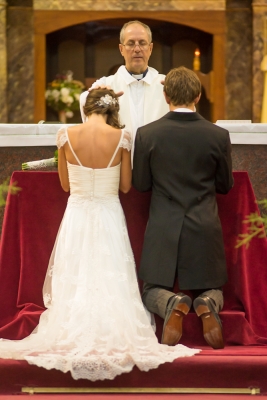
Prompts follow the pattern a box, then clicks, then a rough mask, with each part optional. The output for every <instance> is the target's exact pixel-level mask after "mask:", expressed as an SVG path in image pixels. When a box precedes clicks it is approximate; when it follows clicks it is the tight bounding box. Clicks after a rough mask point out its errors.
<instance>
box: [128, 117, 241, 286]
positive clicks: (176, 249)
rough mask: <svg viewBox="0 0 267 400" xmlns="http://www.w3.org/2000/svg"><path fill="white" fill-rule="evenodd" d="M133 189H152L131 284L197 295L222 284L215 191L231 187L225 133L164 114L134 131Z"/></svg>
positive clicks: (202, 122) (206, 124) (223, 269)
mask: <svg viewBox="0 0 267 400" xmlns="http://www.w3.org/2000/svg"><path fill="white" fill-rule="evenodd" d="M133 185H134V187H135V188H136V189H137V190H139V191H148V190H151V189H152V198H151V204H150V212H149V221H148V224H147V228H146V233H145V239H144V246H143V252H142V257H141V265H140V269H139V277H140V278H141V279H142V280H143V281H145V282H148V283H153V284H158V285H163V286H168V287H172V286H173V284H174V281H175V276H176V274H177V275H178V283H179V288H180V289H183V290H186V289H205V288H216V287H220V286H222V285H223V284H224V283H225V282H226V281H227V272H226V264H225V254H224V245H223V238H222V230H221V223H220V220H219V216H218V211H217V202H216V192H217V193H227V192H228V191H229V190H230V189H231V187H232V186H233V176H232V161H231V144H230V138H229V132H228V131H227V130H225V129H222V128H220V127H218V126H215V125H214V124H212V123H211V122H209V121H207V120H205V119H204V118H202V117H201V116H200V115H199V114H198V113H196V112H192V113H190V112H188V113H186V112H183V113H180V112H174V111H173V112H169V113H168V114H166V115H165V116H164V117H162V118H161V119H159V120H157V121H155V122H152V123H151V124H148V125H145V126H143V127H142V128H139V129H138V131H137V134H136V139H135V152H134V163H133Z"/></svg>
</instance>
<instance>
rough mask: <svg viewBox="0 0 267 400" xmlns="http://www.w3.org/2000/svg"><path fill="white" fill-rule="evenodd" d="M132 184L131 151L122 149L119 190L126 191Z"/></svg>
mask: <svg viewBox="0 0 267 400" xmlns="http://www.w3.org/2000/svg"><path fill="white" fill-rule="evenodd" d="M131 186H132V166H131V151H128V150H126V149H122V158H121V175H120V191H121V192H123V193H128V192H129V190H130V189H131Z"/></svg>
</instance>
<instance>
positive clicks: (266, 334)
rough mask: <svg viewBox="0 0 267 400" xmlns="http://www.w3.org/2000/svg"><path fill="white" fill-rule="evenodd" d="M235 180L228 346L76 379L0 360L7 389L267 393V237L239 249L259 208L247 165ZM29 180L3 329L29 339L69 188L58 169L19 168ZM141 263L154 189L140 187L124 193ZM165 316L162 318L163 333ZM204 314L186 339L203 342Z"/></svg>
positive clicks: (1, 275) (5, 282) (0, 275)
mask: <svg viewBox="0 0 267 400" xmlns="http://www.w3.org/2000/svg"><path fill="white" fill-rule="evenodd" d="M234 178H235V186H234V188H233V189H232V190H231V192H230V193H229V194H228V195H226V196H222V195H220V196H218V208H219V215H220V218H221V222H222V227H223V234H224V243H225V251H226V258H227V265H228V275H229V281H228V283H227V284H226V286H225V290H224V293H225V306H224V310H223V312H222V313H221V319H222V322H223V331H224V338H225V343H226V345H227V347H226V348H225V349H224V350H216V351H215V350H212V349H208V348H207V347H206V348H205V350H204V351H203V352H202V353H201V354H200V355H197V356H195V357H192V358H184V359H178V360H177V361H175V362H173V363H171V364H165V365H162V366H160V367H159V368H158V369H157V370H152V371H149V372H147V373H144V372H143V373H141V372H140V371H139V370H137V369H134V370H133V371H132V372H131V373H130V374H125V375H122V376H120V377H117V378H116V379H115V380H114V381H111V382H109V381H104V382H99V383H95V384H93V383H90V382H88V381H82V380H81V381H73V380H72V378H71V376H70V375H69V374H63V373H61V372H59V371H55V370H53V371H46V370H43V369H41V368H38V367H35V366H30V365H28V364H27V363H26V362H22V361H11V360H6V361H5V360H0V393H2V394H3V393H20V390H21V387H23V386H65V387H73V386H75V387H99V386H101V387H111V386H113V387H133V388H134V387H183V388H185V387H194V388H203V387H205V388H209V387H217V388H218V387H228V388H229V387H231V388H237V387H239V388H248V387H259V388H260V389H261V393H267V346H266V347H264V345H267V296H266V295H265V293H266V282H267V268H266V260H267V243H266V239H255V240H253V242H252V243H251V245H250V247H249V249H248V250H246V249H245V248H241V249H235V243H236V239H237V235H238V234H239V233H242V232H244V230H245V229H246V226H245V225H244V224H242V221H243V220H244V218H245V216H246V215H248V214H249V213H251V212H255V211H256V210H257V206H256V204H255V196H254V193H253V190H252V187H251V184H250V181H249V178H248V175H247V173H246V172H236V173H234ZM12 180H13V181H17V184H18V186H19V187H21V188H22V190H21V192H19V194H18V195H16V196H9V199H8V201H9V204H8V205H7V207H6V210H5V216H4V223H3V230H2V238H1V248H0V305H1V308H0V337H4V338H9V339H21V338H23V337H25V336H27V335H28V334H29V333H30V332H31V331H32V330H33V329H34V327H35V326H36V324H37V323H38V319H39V316H40V314H41V312H42V311H43V309H44V308H43V301H42V284H43V280H44V276H45V272H46V268H47V264H48V259H49V256H50V253H51V250H52V246H53V243H54V240H55V236H56V233H57V229H58V226H59V224H60V220H61V218H62V216H63V213H64V209H65V205H66V201H67V197H68V195H67V194H66V193H64V192H63V191H62V190H61V188H60V185H59V181H58V176H57V173H56V172H15V173H14V174H13V176H12ZM121 201H122V205H123V208H124V211H125V215H126V220H127V225H128V230H129V235H130V239H131V243H132V247H133V251H134V255H135V259H136V263H137V268H138V264H139V260H140V254H141V249H142V242H143V236H144V230H145V226H146V222H147V217H148V208H149V201H150V193H144V194H141V193H138V192H136V191H135V190H134V189H132V190H131V191H130V193H129V194H127V195H121ZM161 329H162V321H161V320H160V319H157V335H158V336H159V335H160V331H161ZM201 329H202V327H201V321H200V320H199V319H198V318H197V317H196V315H195V313H193V312H190V313H189V315H188V316H187V317H186V318H185V320H184V334H183V337H182V340H181V343H183V344H186V345H189V346H192V347H203V346H205V344H206V343H205V341H204V339H203V336H202V331H201Z"/></svg>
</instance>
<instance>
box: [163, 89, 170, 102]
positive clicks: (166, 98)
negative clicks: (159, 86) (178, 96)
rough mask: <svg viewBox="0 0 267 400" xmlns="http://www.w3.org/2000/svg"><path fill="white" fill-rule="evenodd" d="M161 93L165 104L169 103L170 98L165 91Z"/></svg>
mask: <svg viewBox="0 0 267 400" xmlns="http://www.w3.org/2000/svg"><path fill="white" fill-rule="evenodd" d="M163 94H164V97H165V100H166V103H167V104H170V102H171V100H170V98H169V97H168V96H167V95H166V92H165V91H163Z"/></svg>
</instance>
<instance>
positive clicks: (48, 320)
mask: <svg viewBox="0 0 267 400" xmlns="http://www.w3.org/2000/svg"><path fill="white" fill-rule="evenodd" d="M67 140H68V135H67V129H65V128H63V129H60V130H59V132H58V136H57V144H58V146H59V147H61V146H62V145H64V143H65V142H66V141H67ZM69 145H70V142H69ZM119 147H124V148H126V149H128V150H130V148H131V138H130V135H129V133H128V132H127V131H125V130H122V134H121V139H120V142H119V144H118V147H117V150H118V148H119ZM70 148H71V146H70ZM117 150H116V152H117ZM116 152H115V153H116ZM74 156H75V157H76V159H77V161H78V163H79V165H73V164H70V163H68V172H69V180H70V188H71V190H70V192H71V194H70V196H69V199H68V204H67V208H66V210H65V214H64V217H63V220H62V222H61V226H60V228H59V232H58V236H57V239H56V242H55V246H54V249H53V253H52V255H51V259H50V263H49V267H48V270H47V276H46V279H45V283H44V289H43V294H44V303H45V306H46V307H47V310H46V311H44V312H43V314H42V315H41V318H40V322H39V325H38V326H37V328H36V329H35V330H34V331H33V333H32V334H31V335H30V336H28V337H27V338H25V339H22V340H16V341H11V340H5V339H2V340H0V357H1V358H13V359H24V360H27V361H28V362H29V363H30V364H35V365H38V366H40V367H44V368H46V369H51V368H56V369H58V370H61V371H63V372H67V371H70V372H71V375H72V377H73V378H74V379H80V378H86V379H89V380H91V381H95V380H98V379H101V380H102V379H113V378H114V377H115V376H116V375H120V374H121V373H124V372H129V371H131V370H132V368H133V366H134V365H136V366H137V367H138V368H139V369H140V370H142V371H148V370H149V369H151V368H156V367H158V365H159V364H162V363H165V362H171V361H173V360H174V359H176V358H178V357H186V356H192V355H194V354H196V353H198V352H199V350H196V349H189V348H187V347H185V346H183V345H180V344H179V345H176V346H174V347H169V346H167V345H161V344H159V343H158V341H157V338H156V336H155V333H154V330H153V328H152V326H151V323H150V318H149V313H148V312H147V311H146V310H145V308H144V306H143V303H142V300H141V297H140V294H139V288H138V283H137V278H136V269H135V263H134V258H133V253H132V249H131V245H130V241H129V237H128V233H127V228H126V224H125V217H124V213H123V210H122V207H121V204H120V201H119V197H118V187H119V179H120V165H116V166H114V167H110V165H111V163H112V161H113V158H112V160H111V161H110V163H109V166H108V167H107V168H104V169H91V168H87V167H83V166H82V165H81V164H80V162H79V160H78V158H77V156H76V155H75V153H74ZM114 156H115V154H114Z"/></svg>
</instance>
